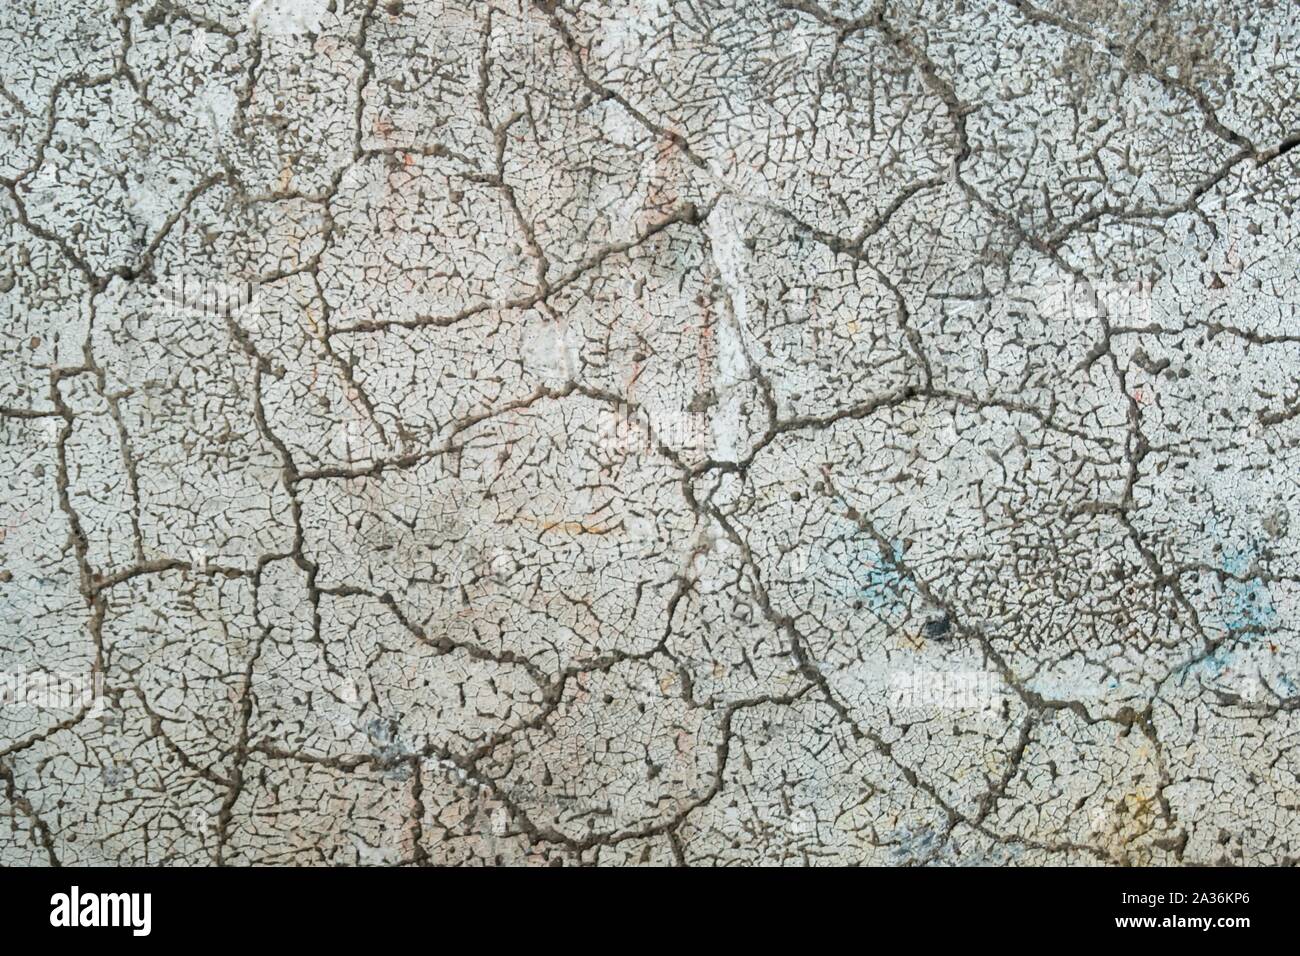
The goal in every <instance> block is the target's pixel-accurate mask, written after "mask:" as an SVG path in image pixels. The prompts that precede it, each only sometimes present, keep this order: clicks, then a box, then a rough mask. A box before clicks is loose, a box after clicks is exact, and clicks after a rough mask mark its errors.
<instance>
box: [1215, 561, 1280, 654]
mask: <svg viewBox="0 0 1300 956" xmlns="http://www.w3.org/2000/svg"><path fill="white" fill-rule="evenodd" d="M1255 555H1256V547H1255V543H1254V542H1253V541H1252V542H1251V543H1250V544H1249V545H1247V546H1246V548H1244V549H1241V550H1236V549H1233V550H1227V549H1225V550H1224V554H1223V570H1224V571H1226V572H1227V573H1228V574H1232V575H1235V577H1234V578H1231V579H1229V580H1228V581H1227V582H1226V584H1225V586H1224V596H1223V605H1222V613H1223V623H1224V624H1225V625H1226V626H1227V628H1228V630H1229V631H1230V632H1233V633H1237V632H1240V631H1261V630H1264V629H1266V628H1268V627H1270V626H1272V624H1273V622H1274V621H1275V620H1276V619H1277V609H1276V608H1275V607H1274V606H1273V595H1272V594H1270V593H1269V590H1268V585H1266V584H1265V583H1264V582H1263V581H1261V580H1260V579H1259V578H1257V577H1247V574H1248V573H1249V571H1250V569H1251V567H1252V566H1253V564H1254V563H1255ZM1238 578H1245V580H1238Z"/></svg>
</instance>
